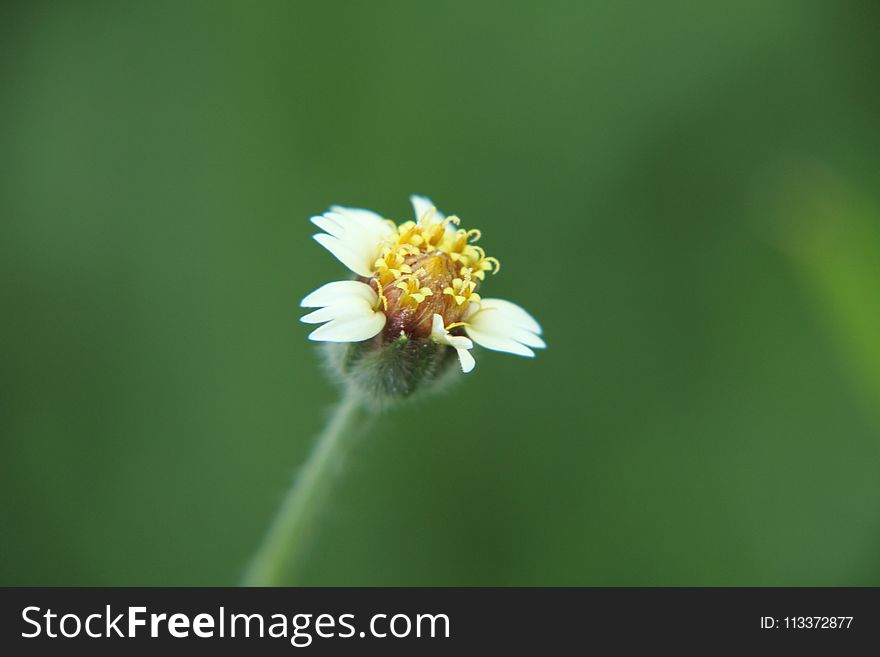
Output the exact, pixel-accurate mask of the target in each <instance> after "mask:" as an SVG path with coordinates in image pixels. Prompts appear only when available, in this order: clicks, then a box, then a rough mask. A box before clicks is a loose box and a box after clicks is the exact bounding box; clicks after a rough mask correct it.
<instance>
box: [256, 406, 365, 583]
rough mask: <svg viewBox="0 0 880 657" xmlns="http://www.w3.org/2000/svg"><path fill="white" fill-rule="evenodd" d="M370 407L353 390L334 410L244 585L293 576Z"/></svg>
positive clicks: (283, 504)
mask: <svg viewBox="0 0 880 657" xmlns="http://www.w3.org/2000/svg"><path fill="white" fill-rule="evenodd" d="M366 415H367V413H366V411H365V409H364V407H363V404H362V402H361V400H360V399H359V398H358V396H357V395H356V394H354V393H352V392H349V393H347V394H346V396H345V397H344V398H343V399H342V401H341V402H340V403H339V405H338V406H337V407H336V409H335V410H334V412H333V414H332V415H331V417H330V420H329V422H328V424H327V426H326V427H325V428H324V431H323V432H322V433H321V435H320V436H318V440H317V442H316V443H315V446H314V447H313V448H312V452H311V454H309V457H308V459H307V460H306V462H305V464H303V466H302V468H301V470H300V471H299V473H298V474H297V476H296V478H295V479H294V482H293V485H292V486H291V488H290V490H289V491H288V492H287V495H285V497H284V500H283V501H282V503H281V507H280V508H279V509H278V513H277V514H276V515H275V519H274V520H273V521H272V525H271V527H270V528H269V531H268V533H267V534H266V536H265V538H264V539H263V542H262V544H261V545H260V548H259V549H258V550H257V553H256V555H254V558H253V560H252V561H251V563H250V565H249V566H248V568H247V570H246V571H245V574H244V577H243V578H242V585H243V586H280V585H282V584H288V583H290V582H291V580H293V579H294V577H295V574H296V567H297V566H298V565H299V563H300V562H301V559H302V556H303V552H304V550H305V548H306V547H307V545H308V543H309V542H310V539H311V537H312V535H313V534H314V524H315V519H316V516H317V515H318V512H319V511H320V508H321V506H322V504H323V503H324V501H325V499H326V498H327V496H328V494H329V492H330V489H331V488H332V485H333V481H334V479H335V477H334V475H335V474H336V473H337V472H338V471H339V470H340V466H341V463H342V461H343V460H344V458H345V455H346V454H347V452H348V450H349V449H350V447H351V445H352V444H353V443H354V439H355V438H356V436H357V435H358V434H359V433H360V432H361V429H363V428H364V420H365V419H366Z"/></svg>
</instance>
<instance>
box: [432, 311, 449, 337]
mask: <svg viewBox="0 0 880 657" xmlns="http://www.w3.org/2000/svg"><path fill="white" fill-rule="evenodd" d="M431 335H432V336H434V337H435V338H437V339H438V340H442V339H443V338H445V336H446V328H445V327H444V326H443V317H442V316H441V315H438V314H437V313H434V316H433V317H432V318H431Z"/></svg>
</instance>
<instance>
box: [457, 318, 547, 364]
mask: <svg viewBox="0 0 880 657" xmlns="http://www.w3.org/2000/svg"><path fill="white" fill-rule="evenodd" d="M465 331H467V334H468V335H469V336H470V337H471V338H472V339H473V341H474V342H476V343H477V344H478V345H480V346H481V347H485V348H486V349H492V350H494V351H506V352H507V353H509V354H516V355H517V356H528V357H529V358H531V357H533V356H534V355H535V352H534V351H532V350H531V349H529V348H528V347H527V346H525V345H524V344H521V343H519V342H517V341H516V340H514V339H513V338H507V337H502V336H498V335H493V334H491V333H483V332H481V331H477V330H475V329H474V328H473V327H470V326H468V327H465Z"/></svg>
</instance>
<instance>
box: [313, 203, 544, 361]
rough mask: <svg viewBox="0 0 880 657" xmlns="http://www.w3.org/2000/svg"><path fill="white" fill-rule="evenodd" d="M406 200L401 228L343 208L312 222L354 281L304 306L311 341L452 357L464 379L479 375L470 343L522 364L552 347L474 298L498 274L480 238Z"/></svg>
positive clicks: (505, 306) (514, 310)
mask: <svg viewBox="0 0 880 657" xmlns="http://www.w3.org/2000/svg"><path fill="white" fill-rule="evenodd" d="M410 200H411V201H412V204H413V208H414V210H415V219H414V220H411V221H404V222H402V223H400V224H396V223H394V222H392V221H390V220H387V219H384V218H382V217H381V216H379V215H378V214H376V213H374V212H370V211H369V210H359V209H352V208H344V207H339V206H333V207H332V208H331V209H330V211H329V212H326V213H325V214H323V215H321V216H319V217H312V223H314V224H315V225H316V226H318V228H320V229H321V230H322V231H324V232H321V233H318V234H317V235H315V236H314V238H315V240H316V241H317V242H318V243H319V244H321V246H323V247H324V248H326V249H327V250H328V251H330V252H331V253H332V254H333V255H334V256H336V258H337V259H339V261H340V262H342V264H344V265H345V266H346V267H348V269H350V270H351V271H352V272H353V273H354V274H355V276H356V278H355V280H348V281H337V282H333V283H328V284H326V285H324V286H322V287H320V288H318V289H317V290H315V291H314V292H312V293H311V294H309V295H308V296H306V298H305V299H303V301H302V306H303V307H307V308H316V309H317V310H314V311H312V312H310V313H309V314H307V315H306V316H304V317H303V318H302V321H303V322H307V323H312V324H322V326H319V327H318V328H316V329H315V330H314V331H312V333H311V334H310V335H309V339H311V340H318V341H324V342H334V343H352V344H359V345H360V351H364V349H367V350H372V351H375V350H381V349H384V348H386V347H388V346H391V345H394V346H395V349H398V350H401V349H402V350H403V351H404V352H414V353H418V354H420V357H421V356H425V353H423V352H425V351H426V350H427V351H430V352H431V359H433V360H437V361H442V360H445V359H446V355H447V354H450V353H452V352H454V353H455V354H456V355H457V357H458V360H459V362H460V364H461V369H462V370H463V371H464V372H470V371H471V370H472V369H473V368H474V364H475V361H474V358H473V355H472V354H471V353H470V351H471V349H472V348H473V345H474V343H476V344H478V345H480V346H482V347H485V348H487V349H493V350H496V351H506V352H509V353H512V354H517V355H520V356H534V355H535V352H534V351H533V349H539V348H543V347H544V346H546V345H545V344H544V341H543V340H542V339H541V337H540V335H541V327H540V325H539V324H538V322H536V321H535V320H534V319H533V318H532V316H531V315H529V314H528V313H527V312H526V311H525V310H523V309H522V308H520V307H519V306H518V305H516V304H514V303H511V302H510V301H504V300H502V299H484V298H482V297H481V296H480V294H479V293H478V291H477V290H478V289H479V288H480V286H481V284H482V283H483V281H484V280H485V279H486V274H488V273H492V274H496V273H498V270H499V269H500V266H501V265H500V263H499V262H498V260H497V259H496V258H493V257H491V256H487V255H486V252H485V251H484V250H483V249H482V247H480V246H478V245H477V244H476V242H477V241H478V240H479V239H480V237H481V233H480V231H479V230H476V229H471V230H465V229H464V228H461V227H460V221H459V219H458V217H455V216H449V217H447V216H444V215H443V214H442V213H440V212H439V211H438V210H437V209H436V208H435V207H434V205H433V203H431V201H430V200H428V199H427V198H425V197H422V196H412V197H411V199H410ZM368 341H369V342H368ZM450 347H451V348H452V349H451V350H450V349H449V348H450ZM392 351H393V350H392ZM363 355H364V354H361V356H359V357H358V358H355V360H358V359H359V358H360V357H362V356H363ZM347 358H348V357H347ZM348 360H351V359H350V358H348ZM433 360H432V361H431V362H433ZM422 365H424V363H422ZM407 367H408V366H407Z"/></svg>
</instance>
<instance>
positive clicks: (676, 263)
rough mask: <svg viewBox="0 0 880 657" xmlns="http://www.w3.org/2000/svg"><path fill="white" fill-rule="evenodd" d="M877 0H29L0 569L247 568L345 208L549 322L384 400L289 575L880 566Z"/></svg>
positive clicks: (113, 577) (306, 376)
mask: <svg viewBox="0 0 880 657" xmlns="http://www.w3.org/2000/svg"><path fill="white" fill-rule="evenodd" d="M878 19H880V7H878V4H877V3H876V2H873V1H871V0H865V1H864V2H840V1H835V0H828V1H824V2H818V1H809V0H788V1H785V0H783V1H775V2H766V0H760V1H759V0H746V1H742V0H739V1H737V2H720V3H718V2H716V3H707V2H701V1H699V0H692V1H689V2H682V1H673V2H665V3H649V2H642V3H634V2H633V3H631V2H611V1H608V2H570V3H568V2H543V3H522V4H513V3H508V2H486V3H474V2H403V1H394V2H371V3H355V2H254V3H249V2H237V3H219V2H151V3H134V2H126V3H111V2H106V3H92V2H77V3H49V2H17V3H15V2H7V3H4V4H3V7H2V9H0V25H2V27H0V32H2V39H0V84H2V103H0V171H2V176H0V214H2V221H0V295H2V322H0V340H2V347H0V354H2V369H0V372H2V374H0V395H2V396H0V495H2V500H3V502H2V515H0V545H2V560H0V583H2V584H7V585H24V584H27V585H36V584H41V585H48V584H61V585H68V584H90V585H92V584H94V585H99V584H103V585H123V584H130V585H154V584H155V585H223V584H232V583H235V582H236V581H237V578H238V576H239V574H240V572H241V570H242V568H243V565H244V563H245V562H246V560H247V558H248V557H249V556H250V554H251V553H252V551H253V550H254V549H255V547H256V545H257V543H258V541H259V538H260V537H261V535H262V533H263V532H264V530H265V529H266V527H267V525H268V523H269V520H270V518H271V516H272V514H273V513H274V511H275V509H276V506H277V503H278V501H279V500H280V498H281V495H282V493H283V491H284V490H285V488H286V486H287V484H288V482H289V481H290V478H291V476H292V474H293V472H294V470H295V468H296V466H297V464H298V463H300V462H301V460H302V459H303V457H304V456H305V455H306V453H307V451H308V449H309V446H310V444H311V440H312V438H313V436H314V435H315V434H316V433H317V432H318V431H319V429H320V427H321V425H322V421H323V418H324V416H325V413H326V410H327V409H328V408H329V407H330V406H331V405H332V404H333V402H334V401H335V399H336V396H337V395H336V391H335V389H334V388H333V386H332V385H331V384H329V383H328V382H326V380H325V379H324V378H323V376H322V374H321V372H320V370H319V363H318V359H317V355H316V353H315V350H314V348H313V345H312V344H310V343H309V342H308V341H307V340H306V335H307V333H308V331H309V329H308V328H307V327H305V326H303V325H301V324H299V323H298V317H299V316H300V314H301V312H300V310H299V308H298V302H299V300H300V298H301V297H302V296H303V295H304V294H306V293H307V292H309V291H311V290H312V289H314V288H315V287H317V286H318V285H320V284H322V283H323V282H326V281H328V280H334V279H339V278H341V277H343V276H344V269H343V267H342V266H341V265H340V264H339V263H338V262H336V261H335V260H334V259H333V258H332V257H331V256H330V255H329V254H328V253H326V252H325V251H324V250H323V249H321V248H320V247H319V246H318V245H317V244H315V243H314V242H313V241H312V240H311V239H310V235H311V234H312V233H313V232H314V229H313V227H312V226H311V225H310V224H309V223H308V217H309V216H310V215H312V214H316V213H320V212H322V211H324V210H325V209H326V208H327V207H328V206H329V205H331V204H334V203H341V204H346V205H352V206H356V207H366V208H371V209H374V210H376V211H379V212H381V213H382V214H384V215H386V216H390V217H394V218H398V219H400V218H409V216H410V212H411V211H410V208H409V205H408V202H407V196H408V195H409V194H410V193H413V192H416V193H421V194H425V195H428V196H430V197H432V198H433V199H434V201H435V202H436V203H437V205H438V207H439V208H440V209H441V210H443V211H445V212H447V213H456V214H458V215H460V216H461V217H462V218H463V220H464V223H465V224H466V225H467V226H468V227H470V226H478V227H479V228H481V229H482V230H483V235H484V237H483V240H482V242H481V244H482V245H483V246H485V247H486V248H487V250H488V251H489V252H490V253H491V254H492V255H496V256H498V257H499V258H500V259H501V261H502V264H503V270H502V272H501V274H500V275H499V276H497V277H494V278H491V279H490V280H488V281H487V283H486V285H485V287H484V288H483V290H482V291H483V292H484V294H485V295H487V296H499V297H503V298H509V299H512V300H514V301H517V302H519V303H521V304H522V305H524V306H525V307H526V308H528V309H529V310H530V311H531V312H532V313H533V314H534V315H535V316H536V317H537V318H538V319H539V320H540V321H541V322H542V324H543V326H544V328H545V333H546V337H547V341H548V343H549V345H550V347H549V349H548V350H547V351H546V352H544V353H541V354H539V356H538V358H536V359H535V360H533V361H531V360H525V359H518V358H515V357H512V356H509V355H503V354H494V353H491V352H482V353H480V354H478V366H477V370H476V372H475V373H474V374H473V375H471V376H468V377H467V378H466V379H463V380H462V382H461V383H460V385H458V386H456V387H455V388H454V389H452V390H451V391H450V392H449V394H447V395H445V396H443V397H439V398H437V399H432V400H431V401H429V402H426V403H423V404H421V405H418V406H413V407H410V408H407V409H404V410H401V411H399V412H396V413H394V414H391V415H388V416H387V417H384V418H383V419H382V420H381V421H380V422H379V423H378V425H377V427H376V429H375V430H374V431H373V432H372V434H371V435H370V436H369V437H368V438H367V439H365V440H363V441H362V442H361V443H360V444H359V446H358V448H357V450H356V453H355V455H354V458H353V459H352V461H351V463H350V464H349V467H348V470H347V472H346V474H345V476H344V477H343V479H342V482H341V484H340V485H339V487H338V488H337V490H336V492H335V496H334V498H333V500H332V503H331V505H330V506H329V508H328V509H327V512H326V514H325V516H324V518H323V523H322V527H321V533H320V537H319V539H318V542H317V544H316V545H315V546H314V549H313V551H312V553H311V556H310V558H309V563H308V564H307V569H308V570H307V576H306V583H309V584H327V585H457V584H458V585H513V584H519V585H806V584H814V585H816V584H818V585H826V584H836V585H861V584H873V585H878V584H880V413H878V412H877V409H878V404H880V214H878V212H877V209H876V208H877V202H878V193H877V189H878V183H880V155H878V154H880V130H878V116H880V87H878V83H877V67H878V64H880V42H878V40H877V36H876V25H877V20H878Z"/></svg>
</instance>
